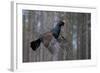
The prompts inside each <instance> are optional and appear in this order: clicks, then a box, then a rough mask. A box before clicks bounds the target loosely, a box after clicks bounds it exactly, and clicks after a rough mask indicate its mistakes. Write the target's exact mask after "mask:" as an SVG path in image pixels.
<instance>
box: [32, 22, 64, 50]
mask: <svg viewBox="0 0 100 73" xmlns="http://www.w3.org/2000/svg"><path fill="white" fill-rule="evenodd" d="M62 26H64V22H63V21H59V22H58V23H57V25H56V26H55V27H54V28H53V29H51V31H49V32H46V33H44V34H42V36H41V37H40V38H39V39H37V40H35V41H32V42H31V48H32V49H33V50H34V51H35V50H36V49H37V48H38V47H39V46H40V44H41V42H42V43H43V44H44V46H45V47H46V48H47V47H48V45H49V42H50V41H51V39H52V38H53V37H54V38H55V39H58V37H59V34H60V31H61V27H62Z"/></svg>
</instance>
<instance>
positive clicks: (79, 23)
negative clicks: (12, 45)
mask: <svg viewBox="0 0 100 73" xmlns="http://www.w3.org/2000/svg"><path fill="white" fill-rule="evenodd" d="M22 14H23V62H39V61H52V54H51V53H50V51H49V50H48V49H47V48H45V47H44V45H43V44H41V46H40V47H39V48H38V49H37V50H36V51H33V50H32V49H31V47H30V42H31V41H33V40H36V39H38V38H39V36H41V34H43V33H45V32H47V31H50V30H51V29H52V28H53V27H54V26H55V25H56V23H57V21H59V20H64V21H65V25H64V28H63V29H62V30H61V35H63V36H64V37H65V39H66V40H61V41H60V43H61V46H62V48H61V49H62V51H61V53H62V56H61V57H62V59H61V60H62V61H63V60H84V59H91V14H90V13H76V12H58V11H57V12H56V11H38V10H23V11H22ZM59 38H60V37H59Z"/></svg>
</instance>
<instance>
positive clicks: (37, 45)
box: [31, 38, 41, 51]
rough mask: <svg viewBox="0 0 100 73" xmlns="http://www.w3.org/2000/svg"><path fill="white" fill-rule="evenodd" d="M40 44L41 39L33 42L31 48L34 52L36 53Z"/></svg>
mask: <svg viewBox="0 0 100 73" xmlns="http://www.w3.org/2000/svg"><path fill="white" fill-rule="evenodd" d="M40 43H41V39H40V38H39V39H37V40H35V41H32V42H31V48H32V49H33V51H35V50H36V49H37V48H38V47H39V46H40Z"/></svg>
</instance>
